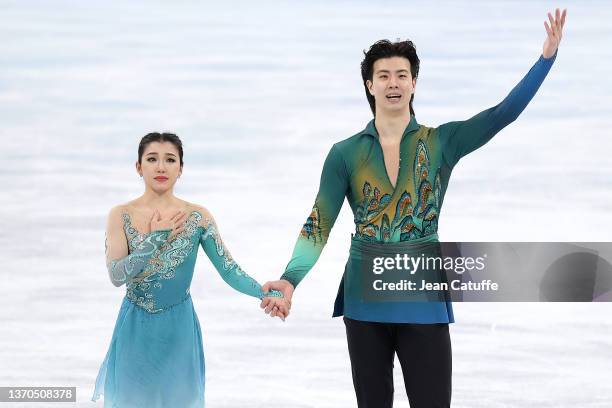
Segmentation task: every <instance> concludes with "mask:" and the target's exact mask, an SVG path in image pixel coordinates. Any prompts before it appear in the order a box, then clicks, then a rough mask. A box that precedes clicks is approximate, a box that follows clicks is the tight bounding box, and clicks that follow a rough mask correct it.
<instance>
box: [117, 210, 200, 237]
mask: <svg viewBox="0 0 612 408" xmlns="http://www.w3.org/2000/svg"><path fill="white" fill-rule="evenodd" d="M193 214H198V215H199V216H200V217H201V218H203V217H204V216H203V215H202V213H201V212H200V211H198V210H192V211H191V212H190V213H189V215H188V216H187V219H186V220H185V223H186V222H187V221H189V218H190V217H191V216H192V215H193ZM121 215H122V217H123V216H127V223H128V225H129V226H130V228H132V229H133V230H134V231H135V232H136V235H137V236H140V237H146V236H148V235H151V232H140V231H139V230H138V229H137V228H136V227H134V225H133V224H132V216H131V215H130V213H129V212H128V211H127V210H125V209H124V210H123V211H122V213H121ZM124 225H125V224H124ZM197 227H198V228H200V227H202V228H204V227H203V226H202V225H200V223H199V221H198V226H197Z"/></svg>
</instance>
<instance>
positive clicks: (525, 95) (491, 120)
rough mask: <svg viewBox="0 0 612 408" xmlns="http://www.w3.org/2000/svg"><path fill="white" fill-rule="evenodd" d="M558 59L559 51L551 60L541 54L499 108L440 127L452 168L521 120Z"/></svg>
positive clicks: (497, 106)
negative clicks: (497, 134) (521, 115)
mask: <svg viewBox="0 0 612 408" xmlns="http://www.w3.org/2000/svg"><path fill="white" fill-rule="evenodd" d="M556 57H557V53H556V52H555V54H554V55H553V56H552V57H550V58H544V56H542V55H541V56H540V58H539V59H538V61H537V62H536V63H535V64H534V65H533V66H532V67H531V69H530V70H529V72H528V73H527V74H526V75H525V77H524V78H523V79H522V80H521V81H520V82H519V83H518V84H517V85H516V86H515V87H514V89H512V91H511V92H510V93H509V94H508V96H506V98H505V99H504V100H503V101H501V102H500V103H499V104H498V105H496V106H493V107H492V108H489V109H486V110H484V111H482V112H480V113H479V114H477V115H475V116H473V117H472V118H470V119H468V120H464V121H457V122H449V123H445V124H443V125H441V126H440V127H439V128H438V131H439V134H440V140H441V142H442V146H443V154H444V157H445V159H446V161H447V163H448V164H449V166H450V167H451V168H452V167H454V166H455V164H457V162H458V161H459V159H461V158H462V157H463V156H465V155H467V154H468V153H471V152H473V151H474V150H476V149H478V148H479V147H481V146H482V145H484V144H485V143H487V142H488V141H489V140H490V139H491V138H492V137H493V136H495V134H496V133H497V132H499V131H500V130H502V129H503V128H504V127H506V126H507V125H508V124H510V123H512V122H513V121H514V120H516V118H518V116H519V115H520V114H521V112H523V110H524V109H525V108H526V107H527V105H528V104H529V102H530V101H531V99H532V98H533V97H534V95H535V94H536V92H537V91H538V89H539V88H540V85H541V84H542V82H543V81H544V78H546V75H547V74H548V71H550V68H551V67H552V65H553V62H554V61H555V58H556Z"/></svg>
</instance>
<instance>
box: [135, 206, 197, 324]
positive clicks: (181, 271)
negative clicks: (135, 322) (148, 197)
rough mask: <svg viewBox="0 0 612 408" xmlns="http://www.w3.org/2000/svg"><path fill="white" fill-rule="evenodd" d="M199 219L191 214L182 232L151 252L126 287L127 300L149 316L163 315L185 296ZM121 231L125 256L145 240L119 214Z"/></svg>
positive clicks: (187, 291) (195, 248) (142, 235)
mask: <svg viewBox="0 0 612 408" xmlns="http://www.w3.org/2000/svg"><path fill="white" fill-rule="evenodd" d="M201 219H202V215H201V214H200V213H199V212H198V211H193V212H191V214H190V215H189V216H188V218H187V220H186V221H185V228H184V230H183V231H182V232H181V233H180V234H178V235H177V236H176V237H175V238H174V239H172V240H170V241H169V242H166V243H165V244H164V245H162V246H161V247H160V248H159V249H158V250H156V251H155V253H154V254H153V256H152V257H151V260H150V261H149V263H148V265H147V266H146V267H145V269H144V271H143V272H142V273H141V274H139V275H138V276H136V277H135V278H133V279H132V280H131V281H130V282H128V284H127V293H126V295H127V297H128V299H129V300H131V301H132V302H134V303H136V304H137V305H138V306H141V307H142V308H144V309H146V310H147V311H148V312H150V313H157V312H161V311H164V310H166V309H168V308H170V307H172V306H173V305H176V304H178V303H180V302H182V301H183V300H184V299H185V298H186V297H187V296H189V287H190V285H191V279H192V277H193V271H194V267H195V262H196V258H197V253H198V245H199V239H200V235H201V230H202V227H199V226H198V224H199V223H200V220H201ZM123 227H124V231H125V235H126V237H127V241H128V249H129V252H130V253H132V252H133V251H134V250H135V248H136V247H137V246H138V245H139V244H140V243H141V242H142V241H143V240H144V239H145V238H146V237H147V235H148V234H144V233H140V232H139V231H138V230H136V228H134V226H133V225H132V222H131V219H130V216H129V214H127V213H124V214H123Z"/></svg>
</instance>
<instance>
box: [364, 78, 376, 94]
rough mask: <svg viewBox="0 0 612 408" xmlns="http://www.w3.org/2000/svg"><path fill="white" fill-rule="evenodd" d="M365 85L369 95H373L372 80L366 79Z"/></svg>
mask: <svg viewBox="0 0 612 408" xmlns="http://www.w3.org/2000/svg"><path fill="white" fill-rule="evenodd" d="M365 84H366V87H367V88H368V91H369V92H370V95H372V96H374V93H373V92H372V85H373V84H372V81H370V80H369V79H368V80H366V83H365Z"/></svg>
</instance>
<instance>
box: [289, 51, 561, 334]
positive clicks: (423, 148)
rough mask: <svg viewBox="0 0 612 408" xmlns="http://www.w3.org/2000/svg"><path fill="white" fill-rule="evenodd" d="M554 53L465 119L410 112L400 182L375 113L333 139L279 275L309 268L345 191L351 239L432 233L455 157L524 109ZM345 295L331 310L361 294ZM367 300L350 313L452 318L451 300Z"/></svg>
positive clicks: (298, 274) (406, 238) (373, 317)
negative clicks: (425, 121) (420, 118)
mask: <svg viewBox="0 0 612 408" xmlns="http://www.w3.org/2000/svg"><path fill="white" fill-rule="evenodd" d="M556 55H557V54H556V53H555V55H553V56H552V57H551V58H548V59H546V58H544V57H543V56H540V58H539V59H538V60H537V62H536V63H535V64H534V65H533V66H532V68H531V69H530V70H529V72H528V73H527V74H526V75H525V77H524V78H523V79H522V80H521V81H520V82H519V83H518V84H517V85H516V86H515V87H514V89H512V91H511V92H510V94H509V95H508V96H507V97H506V98H505V99H504V100H503V101H502V102H501V103H499V104H498V105H496V106H493V107H491V108H489V109H486V110H484V111H482V112H480V113H479V114H477V115H475V116H474V117H472V118H470V119H468V120H464V121H455V122H449V123H445V124H443V125H441V126H438V127H435V128H433V127H427V126H423V125H420V124H419V123H418V122H417V120H416V118H415V117H414V116H411V118H410V122H409V123H408V126H407V127H406V129H405V131H404V133H403V135H402V139H401V142H400V168H399V173H398V178H397V182H396V187H395V188H394V187H393V185H392V184H391V181H390V180H389V177H388V175H387V171H386V168H385V161H384V156H383V151H382V147H381V145H380V142H379V140H378V132H377V130H376V127H375V122H374V120H372V121H370V122H369V123H368V124H367V126H366V127H365V129H364V130H362V131H361V132H359V133H357V134H355V135H353V136H351V137H349V138H348V139H345V140H343V141H341V142H338V143H336V144H334V145H333V146H332V148H331V150H330V152H329V154H328V156H327V158H326V160H325V163H324V165H323V171H322V174H321V182H320V187H319V192H318V194H317V197H316V200H315V204H314V206H313V208H312V211H311V213H310V215H309V217H308V218H307V220H306V222H305V223H304V225H303V227H302V229H301V231H300V234H299V236H298V239H297V242H296V244H295V248H294V251H293V255H292V258H291V260H290V261H289V263H288V265H287V267H286V270H285V272H284V274H283V275H282V277H281V279H286V280H288V281H289V282H291V283H292V284H293V285H294V286H297V285H298V284H299V283H300V281H301V280H302V279H303V278H304V276H305V275H306V274H307V273H308V271H310V269H311V268H312V267H313V265H314V264H315V262H316V261H317V259H318V258H319V256H320V254H321V251H322V250H323V247H324V246H325V244H326V243H327V240H328V237H329V233H330V231H331V229H332V227H333V225H334V222H335V221H336V217H337V216H338V213H339V212H340V208H341V207H342V204H343V202H344V199H345V197H346V198H347V199H348V202H349V205H350V206H351V209H352V211H353V215H354V221H355V234H354V239H357V240H361V241H364V242H378V243H387V242H388V243H397V242H407V243H409V242H411V241H414V240H422V239H426V238H427V237H433V236H434V234H436V233H437V231H438V222H439V219H440V211H441V208H442V204H443V201H444V195H445V193H446V190H447V187H448V183H449V180H450V175H451V172H452V170H453V168H454V167H455V165H456V164H457V162H458V161H459V160H460V159H461V158H462V157H464V156H465V155H467V154H468V153H470V152H472V151H474V150H476V149H477V148H479V147H480V146H482V145H484V144H485V143H487V142H488V141H489V140H490V139H491V138H492V137H493V136H494V135H495V134H497V133H498V132H499V131H500V130H501V129H503V128H504V127H505V126H507V125H508V124H509V123H511V122H513V121H514V120H515V119H516V118H517V117H518V116H519V114H520V113H521V112H522V111H523V110H524V109H525V107H526V106H527V104H528V103H529V101H530V100H531V99H532V98H533V96H534V95H535V93H536V92H537V90H538V88H539V87H540V85H541V84H542V82H543V80H544V78H545V77H546V75H547V74H548V72H549V70H550V68H551V66H552V64H553V62H554V60H555V58H556ZM465 205H469V203H465ZM436 239H437V237H436ZM347 266H348V265H347ZM344 295H349V294H344V292H343V285H342V283H341V286H340V290H339V296H338V299H337V301H336V308H335V312H334V316H339V315H341V314H342V313H343V307H344V305H346V304H347V302H348V303H350V302H353V301H356V300H355V299H351V298H346V297H345V298H344V299H342V296H344ZM362 306H363V307H362V308H361V310H362V312H360V313H359V314H357V315H347V317H350V318H353V319H356V320H369V321H381V322H402V323H411V322H419V323H427V322H431V323H434V322H440V321H445V322H452V321H454V318H453V315H452V307H451V305H450V302H448V303H440V304H438V306H435V305H428V306H427V307H426V308H425V309H423V310H418V307H417V306H416V305H415V303H414V302H412V303H406V304H401V303H398V302H395V303H394V304H393V305H392V309H393V310H392V311H389V312H388V313H387V312H385V311H384V310H379V312H376V313H373V314H372V313H367V310H368V307H367V305H362ZM377 308H378V307H377ZM440 308H443V313H442V312H441V309H440ZM440 316H444V318H442V319H440Z"/></svg>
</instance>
